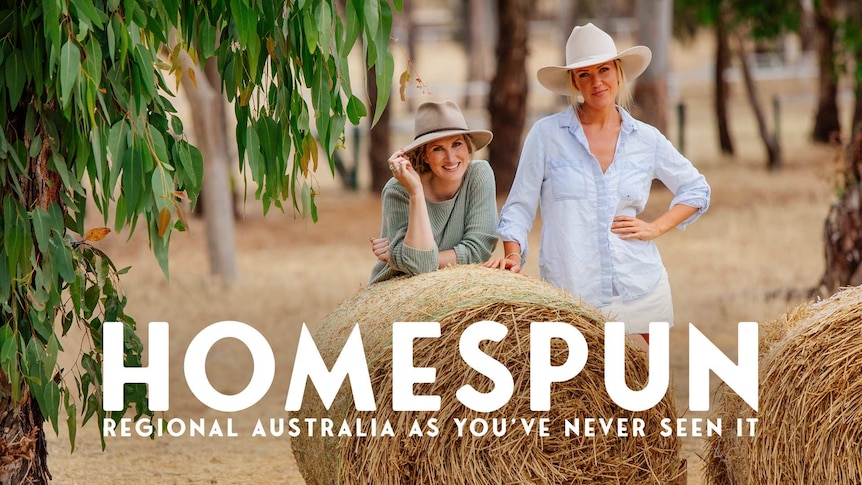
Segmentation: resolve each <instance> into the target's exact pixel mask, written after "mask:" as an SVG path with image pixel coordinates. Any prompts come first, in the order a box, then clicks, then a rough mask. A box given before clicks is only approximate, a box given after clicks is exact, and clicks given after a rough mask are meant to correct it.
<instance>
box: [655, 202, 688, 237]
mask: <svg viewBox="0 0 862 485" xmlns="http://www.w3.org/2000/svg"><path fill="white" fill-rule="evenodd" d="M697 210H698V209H697V207H691V206H688V205H684V204H677V205H675V206H673V207H671V208H670V210H668V211H667V212H665V213H664V214H662V215H661V216H660V217H659V218H658V219H656V220H654V221H653V225H654V226H655V227H656V229H658V231H659V235H662V234H665V233H667V232H668V231H670V230H671V229H673V228H675V227H676V226H678V225H680V223H682V221H684V220H686V219H688V218H689V217H691V216H692V214H694V213H695V212H697Z"/></svg>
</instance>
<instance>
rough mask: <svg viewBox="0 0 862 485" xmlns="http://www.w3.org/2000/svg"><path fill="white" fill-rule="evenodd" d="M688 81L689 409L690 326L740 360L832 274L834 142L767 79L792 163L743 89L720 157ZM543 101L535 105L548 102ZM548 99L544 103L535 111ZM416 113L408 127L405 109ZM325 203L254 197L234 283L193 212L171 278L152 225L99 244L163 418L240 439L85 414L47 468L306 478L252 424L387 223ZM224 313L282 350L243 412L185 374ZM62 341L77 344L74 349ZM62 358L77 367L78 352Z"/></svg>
mask: <svg viewBox="0 0 862 485" xmlns="http://www.w3.org/2000/svg"><path fill="white" fill-rule="evenodd" d="M685 52H686V51H683V53H685ZM540 54H541V53H540ZM537 55H539V54H537ZM545 55H547V54H545ZM683 55H684V54H683ZM703 59H704V58H703V57H698V60H699V62H697V63H694V61H690V63H693V64H694V65H693V66H692V67H691V68H692V69H698V68H699V67H700V66H701V62H702V61H703ZM537 62H538V61H537ZM531 72H535V69H533V70H532V71H531ZM422 74H423V75H424V76H425V77H426V78H429V79H433V71H430V72H429V70H428V69H426V71H425V72H422ZM450 75H451V74H450ZM678 89H679V90H680V94H681V96H682V98H683V99H684V100H685V101H686V103H687V105H688V114H689V124H688V125H687V127H686V141H687V142H686V146H687V147H688V148H687V151H686V154H687V155H688V156H689V158H691V159H692V160H693V161H694V163H695V164H696V166H698V167H699V168H700V169H701V171H702V172H703V173H704V174H705V175H706V177H707V179H708V181H709V182H710V184H711V185H712V188H713V198H712V207H711V209H710V211H709V212H708V213H707V214H705V215H704V216H703V217H702V218H701V219H700V220H699V221H698V222H697V223H695V224H694V225H692V226H691V227H690V228H689V229H688V230H686V231H684V232H683V231H674V232H672V233H670V234H667V235H666V236H664V237H663V238H662V239H661V240H660V241H659V247H660V250H661V253H662V256H663V258H664V261H665V264H666V266H667V269H668V272H669V274H670V280H671V285H672V288H673V293H674V303H675V308H676V316H677V326H676V327H675V328H674V329H673V331H672V332H671V339H672V341H671V350H672V355H671V364H672V367H673V371H672V372H673V384H674V392H675V393H676V398H677V403H678V405H679V407H680V411H685V410H686V407H687V403H688V358H689V357H688V355H687V354H688V351H687V342H688V340H687V339H688V328H687V325H686V324H687V323H688V322H692V323H694V324H695V325H696V326H697V327H698V329H700V330H701V331H702V332H703V333H704V334H705V335H706V336H707V337H709V338H710V339H711V340H713V341H714V342H715V343H716V344H718V345H719V346H720V347H721V348H722V349H723V350H724V351H725V352H727V353H728V354H729V355H731V356H733V355H735V346H736V330H735V329H736V323H737V322H739V321H766V320H769V319H772V318H775V317H777V316H778V315H780V314H781V313H783V312H784V311H786V310H787V309H788V308H789V307H791V306H793V305H795V304H797V303H799V302H800V301H801V300H800V297H799V294H801V293H802V292H804V291H805V290H806V289H807V288H809V287H811V286H813V285H814V284H815V283H816V282H817V281H818V279H819V277H820V275H821V273H822V270H823V249H822V227H823V221H824V218H825V215H826V212H827V209H828V206H829V203H830V201H831V193H832V190H831V184H832V173H833V167H834V160H835V153H836V152H835V150H834V149H833V148H829V147H822V146H812V145H810V144H809V143H808V142H807V139H808V136H807V133H808V130H809V129H810V123H811V120H812V119H813V97H811V95H810V94H809V93H814V92H815V91H814V89H813V85H812V84H811V83H810V82H808V81H805V80H803V81H797V82H794V83H788V82H785V83H783V84H778V83H774V84H772V85H769V84H765V85H764V92H763V94H764V97H765V99H768V98H767V96H769V95H770V94H772V93H776V94H779V95H782V96H783V99H786V100H787V102H786V103H785V106H784V109H783V118H782V142H783V146H784V154H785V158H786V160H785V161H786V167H785V169H784V170H782V171H780V172H777V173H768V172H767V171H766V170H765V168H764V167H765V162H764V160H763V154H764V153H765V152H764V150H763V149H762V146H761V145H760V142H759V140H758V138H757V130H756V127H755V125H754V122H753V118H752V116H751V114H750V110H749V108H748V106H747V105H746V101H745V98H744V93H743V92H742V91H741V88H739V87H737V88H736V89H735V91H734V93H733V98H732V102H731V103H732V110H733V112H732V113H733V127H732V128H733V131H734V136H735V139H736V141H737V145H738V152H739V154H738V156H737V157H736V158H734V159H730V158H725V157H721V156H719V155H718V154H717V150H716V148H715V141H714V139H715V135H714V127H713V124H712V123H713V122H712V121H711V120H712V116H711V101H710V97H709V96H710V95H709V90H710V87H709V86H708V85H706V84H703V85H686V86H678ZM538 99H539V100H538V101H534V103H535V104H539V105H541V104H542V103H545V102H546V101H544V100H543V98H538ZM543 109H544V107H541V106H540V107H538V108H536V111H537V112H538V111H542V110H543ZM402 110H403V108H402ZM478 116H481V113H479V114H478ZM406 123H407V125H409V124H410V123H409V118H408V121H406ZM676 137H677V133H676V130H675V129H672V132H671V139H672V140H674V141H675V142H676V141H677V140H678V138H676ZM318 177H319V178H320V179H321V180H322V181H323V180H325V179H328V178H329V175H328V174H327V173H325V172H324V173H322V174H320V175H318ZM318 200H319V204H320V211H319V212H320V222H318V223H317V224H312V223H311V222H307V221H303V220H301V219H298V218H295V217H294V216H293V215H292V214H288V215H282V214H275V213H273V214H270V215H268V216H266V217H263V216H261V215H260V211H259V208H258V207H257V206H256V205H254V204H252V203H249V207H248V208H247V211H246V212H247V216H246V218H245V220H243V221H242V222H240V223H239V225H238V227H237V229H238V234H237V241H236V244H237V257H238V261H237V263H238V267H239V272H240V277H239V279H238V281H236V282H235V283H234V284H232V285H230V286H228V285H225V284H224V283H222V282H220V281H218V280H216V279H213V278H212V277H211V276H210V275H209V270H208V261H207V255H206V241H205V237H204V231H203V222H202V221H199V220H198V221H195V222H194V223H193V224H192V229H191V231H190V232H189V233H180V234H175V235H174V238H173V241H172V247H171V256H170V257H171V276H170V281H166V280H165V278H164V276H163V275H162V274H161V272H160V270H159V268H158V265H157V263H156V261H155V258H154V257H153V256H152V254H151V253H150V252H149V250H148V248H147V244H146V240H145V239H144V237H143V234H135V236H134V237H132V238H131V240H130V241H128V242H126V236H127V235H125V234H123V235H112V236H111V237H109V238H108V239H107V240H106V241H104V242H103V243H101V247H102V249H104V250H105V251H107V252H108V253H109V254H110V255H111V257H113V258H114V259H115V261H116V262H117V264H118V265H119V266H127V265H131V266H132V270H131V271H130V272H129V274H128V275H127V276H126V277H125V279H124V287H125V291H126V293H127V295H128V298H129V301H130V303H129V310H130V312H131V314H132V315H133V316H134V317H135V318H136V320H137V321H138V324H139V327H140V328H142V329H143V328H146V323H147V322H150V321H167V322H169V323H170V325H171V326H170V333H171V338H170V345H171V348H170V358H171V393H170V395H171V403H170V411H169V413H168V417H186V418H196V417H207V418H220V419H221V421H222V423H224V422H225V421H226V419H227V418H228V417H231V418H233V422H234V425H233V428H234V430H235V431H237V433H238V434H239V436H238V437H222V438H218V437H211V438H203V437H196V438H188V437H185V438H160V439H154V440H151V439H148V438H113V439H111V438H109V439H108V446H107V449H106V450H105V451H104V452H103V451H101V449H100V446H99V439H98V435H97V433H98V431H97V428H96V426H95V424H94V423H90V424H88V425H87V426H86V427H84V428H82V429H80V430H79V432H78V437H77V447H76V450H75V452H74V453H73V454H70V452H69V444H68V437H67V433H66V431H65V430H63V429H61V430H60V435H59V436H55V435H54V433H53V432H50V431H49V433H48V434H49V451H50V458H49V465H50V469H51V471H52V473H53V475H54V479H55V481H56V483H64V484H67V483H70V484H71V483H81V484H84V483H86V484H99V483H105V484H107V483H129V484H131V483H219V484H221V483H290V484H302V483H304V482H303V480H302V478H301V476H300V475H299V473H298V471H297V468H296V464H295V462H294V459H293V455H292V453H291V449H290V442H289V439H288V438H285V437H281V438H275V437H255V438H252V437H250V434H251V429H252V428H253V425H254V423H255V420H256V419H257V418H258V417H267V418H268V417H283V416H284V415H285V412H284V411H283V407H284V401H285V396H286V393H287V383H288V380H289V378H290V371H291V368H292V366H293V355H294V350H295V347H296V341H297V338H298V334H299V329H300V327H301V325H302V323H303V322H304V323H307V324H308V325H309V326H310V327H314V326H316V325H318V324H319V323H320V322H321V321H322V320H323V318H324V317H325V316H326V315H327V314H328V313H329V312H331V311H332V310H333V309H334V308H336V307H337V306H338V305H339V304H340V303H341V302H342V301H343V300H344V299H345V298H347V297H348V296H349V295H351V294H353V293H354V292H355V291H356V290H358V289H359V288H361V287H363V285H365V284H366V282H367V278H368V274H369V271H370V269H371V266H372V263H373V257H372V255H371V253H370V251H369V245H368V241H367V239H368V237H369V236H371V235H374V234H376V233H377V232H378V231H379V221H380V213H379V212H380V203H379V198H378V197H377V196H376V195H373V194H367V193H363V192H359V193H356V192H349V191H344V190H341V189H339V188H337V187H336V186H335V184H332V183H324V182H322V187H321V195H320V197H319V199H318ZM669 201H670V195H669V194H668V193H667V192H666V191H665V190H664V189H656V191H655V193H654V195H653V198H652V200H651V203H650V207H649V208H648V212H647V214H646V216H645V217H646V218H650V217H652V216H655V215H656V214H658V213H659V212H660V211H662V210H664V209H665V208H666V207H667V204H668V202H669ZM502 202H503V200H502V199H501V200H500V204H502ZM94 224H98V221H94ZM536 226H537V228H538V224H536ZM534 237H538V231H535V235H534ZM534 247H536V245H534ZM500 251H501V248H498V253H499V252H500ZM525 272H526V273H527V274H529V275H532V276H537V268H536V266H535V260H533V261H530V262H529V263H528V267H527V268H526V269H525ZM788 295H790V297H788ZM222 320H238V321H241V322H245V323H248V324H250V325H253V326H254V327H255V328H257V329H258V330H259V331H260V332H261V333H263V335H264V336H265V337H266V338H267V339H268V341H269V343H270V345H271V346H272V348H273V350H274V352H275V355H276V368H277V370H276V377H275V380H274V383H273V386H272V388H271V389H270V392H269V393H268V394H267V395H266V397H265V398H264V399H263V400H262V401H261V402H260V403H259V404H257V405H256V406H254V407H252V408H251V409H249V410H247V411H244V412H240V413H233V414H224V413H218V412H215V411H212V410H210V409H208V408H207V407H205V406H203V405H202V404H200V403H199V402H198V401H197V399H195V398H194V396H192V394H191V393H190V391H189V390H188V387H187V385H186V383H185V381H184V377H183V357H184V354H185V350H186V347H187V345H188V343H189V342H190V341H191V339H192V338H193V337H194V335H196V334H197V332H198V331H200V330H201V329H203V328H204V327H206V326H208V325H210V324H212V323H215V322H218V321H222ZM67 349H69V350H73V348H71V347H70V346H69V345H67ZM65 358H66V359H67V361H66V365H69V360H70V359H74V358H75V355H74V354H73V353H70V354H69V355H67V356H65ZM251 362H252V361H251V356H250V355H249V353H248V351H247V350H246V349H245V348H244V347H243V346H242V345H241V344H239V343H238V342H234V341H222V342H220V343H219V344H217V345H216V346H215V348H214V349H213V351H212V352H211V353H210V355H209V358H208V360H207V370H208V375H209V376H210V379H211V380H212V381H213V383H214V385H215V386H216V387H217V388H218V389H220V390H221V391H222V392H225V393H233V392H238V391H239V390H241V389H242V388H243V387H244V386H245V384H246V383H247V382H248V379H249V377H250V369H251ZM716 382H717V381H716V380H714V381H713V384H716ZM687 416H689V417H693V416H695V414H694V413H689V414H687ZM683 445H684V446H683V454H684V456H686V457H687V458H688V461H689V483H690V484H692V485H698V484H701V483H704V482H703V479H702V478H701V466H702V461H701V460H700V458H699V457H698V453H701V448H702V445H703V440H702V439H700V438H685V439H683Z"/></svg>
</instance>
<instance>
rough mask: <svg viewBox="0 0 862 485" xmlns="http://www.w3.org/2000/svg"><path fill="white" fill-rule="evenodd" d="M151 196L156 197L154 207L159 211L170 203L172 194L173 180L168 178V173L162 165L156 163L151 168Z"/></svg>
mask: <svg viewBox="0 0 862 485" xmlns="http://www.w3.org/2000/svg"><path fill="white" fill-rule="evenodd" d="M152 186H153V197H154V198H155V199H156V209H157V211H161V210H162V209H164V208H165V207H167V206H169V205H170V202H171V200H172V198H173V194H174V182H173V179H171V178H170V174H168V172H167V171H166V170H165V169H164V167H162V166H161V165H157V166H156V169H155V170H153V180H152Z"/></svg>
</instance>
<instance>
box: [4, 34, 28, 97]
mask: <svg viewBox="0 0 862 485" xmlns="http://www.w3.org/2000/svg"><path fill="white" fill-rule="evenodd" d="M3 64H4V65H5V66H6V78H5V79H4V81H5V82H6V87H7V88H8V89H9V106H8V109H10V110H14V109H15V108H17V107H18V102H19V101H20V100H21V94H22V93H23V92H24V85H25V84H26V83H27V73H26V71H25V70H24V53H23V52H22V51H20V50H17V49H16V50H14V51H12V53H11V54H10V55H8V56H7V57H6V60H5V61H4V62H3Z"/></svg>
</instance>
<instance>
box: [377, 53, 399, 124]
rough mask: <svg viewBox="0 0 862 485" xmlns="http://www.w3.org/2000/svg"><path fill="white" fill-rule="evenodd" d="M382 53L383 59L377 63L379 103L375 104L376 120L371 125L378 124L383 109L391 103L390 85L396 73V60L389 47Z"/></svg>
mask: <svg viewBox="0 0 862 485" xmlns="http://www.w3.org/2000/svg"><path fill="white" fill-rule="evenodd" d="M382 55H383V59H379V60H378V65H377V90H378V91H377V104H376V105H375V106H374V121H373V122H372V123H371V126H374V125H376V124H377V121H378V120H380V117H381V116H382V115H383V110H384V109H386V105H387V104H389V86H390V85H391V84H392V75H393V74H394V73H395V61H394V60H392V54H391V53H390V52H389V50H388V49H387V50H385V51H383V54H382ZM380 64H382V66H381V65H380Z"/></svg>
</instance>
